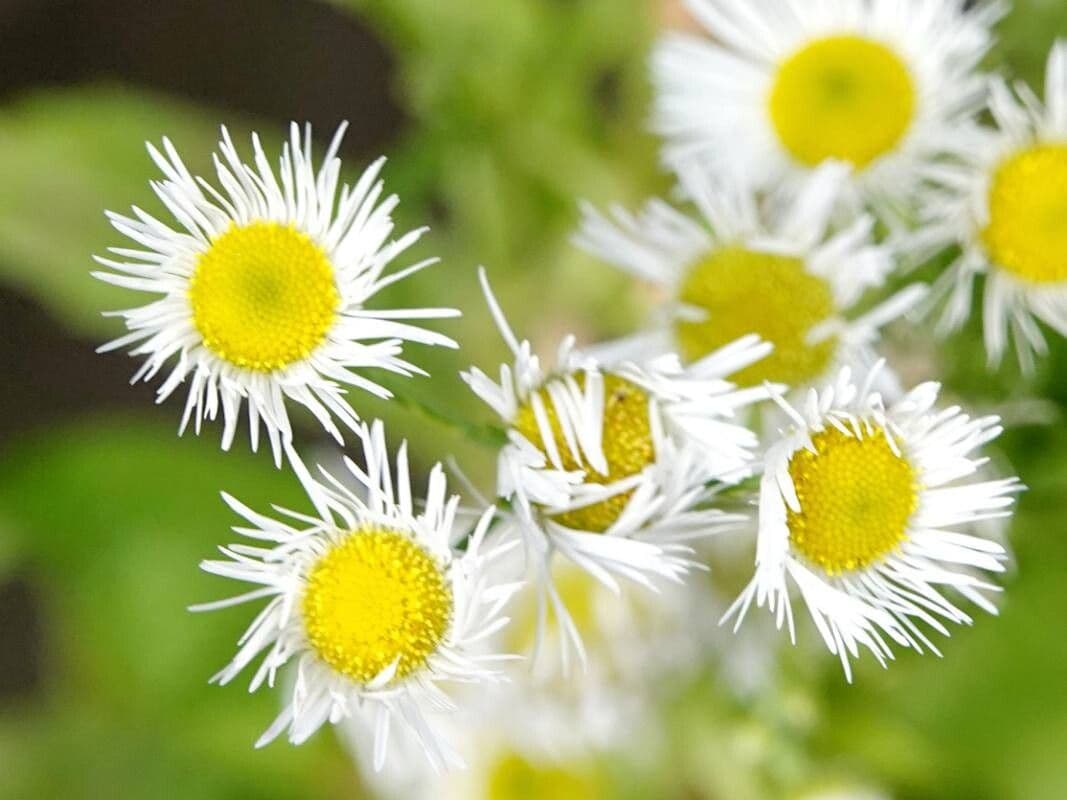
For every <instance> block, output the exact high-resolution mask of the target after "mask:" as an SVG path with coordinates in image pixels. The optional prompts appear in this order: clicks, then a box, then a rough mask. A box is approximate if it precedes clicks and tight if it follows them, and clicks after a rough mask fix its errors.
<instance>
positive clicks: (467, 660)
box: [194, 422, 518, 769]
mask: <svg viewBox="0 0 1067 800" xmlns="http://www.w3.org/2000/svg"><path fill="white" fill-rule="evenodd" d="M359 435H360V438H361V440H362V442H363V451H364V458H365V460H366V465H367V466H366V470H364V469H361V468H360V467H359V466H357V465H356V464H355V463H353V462H352V461H350V460H347V459H346V462H345V463H346V465H347V467H348V469H349V471H350V472H351V473H352V475H353V476H354V477H355V478H356V480H357V481H358V482H359V487H360V488H359V489H358V490H357V491H352V490H350V489H348V488H346V487H345V486H344V485H343V484H342V483H341V482H339V481H338V480H336V479H335V478H333V477H332V476H331V475H329V474H328V473H326V472H325V471H323V472H322V474H323V476H324V482H323V483H317V482H309V484H308V486H307V487H306V488H307V490H308V493H309V495H310V496H312V498H313V499H314V500H315V501H316V505H318V506H320V507H321V508H322V509H323V510H322V511H320V512H319V513H318V515H316V516H307V515H304V514H299V513H296V512H292V511H288V510H285V509H280V508H278V509H276V510H277V511H278V513H279V514H280V515H282V516H283V517H284V519H272V518H269V517H266V516H263V515H261V514H258V513H256V512H255V511H252V510H251V509H249V508H247V507H246V506H244V505H243V504H241V503H240V502H238V501H237V500H235V499H234V498H232V497H230V496H228V495H223V497H224V499H225V500H226V502H227V504H228V505H229V506H230V507H231V508H232V509H233V510H234V511H235V512H237V514H239V515H240V516H241V517H242V518H244V519H245V520H247V522H248V523H249V526H248V527H236V528H234V530H235V531H236V532H237V533H240V534H242V535H243V536H246V537H248V538H249V539H252V540H254V541H255V542H256V544H255V545H245V544H234V545H229V546H228V547H223V548H221V552H222V553H223V554H224V555H225V556H226V559H225V560H219V561H205V562H203V563H202V565H201V566H202V568H203V569H204V570H205V571H207V572H210V573H212V574H215V575H221V576H223V577H226V578H233V579H234V580H238V581H244V582H246V583H250V584H253V585H254V586H256V587H258V588H255V589H253V590H252V591H249V592H247V593H245V594H242V595H239V596H237V597H234V598H231V599H228V600H222V601H219V602H217V603H208V604H205V605H202V606H197V607H195V609H194V610H209V609H215V608H223V607H227V606H230V605H235V604H238V603H244V602H248V601H252V600H259V599H264V598H267V599H269V602H268V603H267V605H266V606H265V607H264V608H263V609H262V610H261V611H260V612H259V613H258V614H257V615H256V618H255V620H254V621H253V622H252V624H251V626H250V627H249V628H248V630H247V632H246V633H245V634H244V636H242V637H241V640H240V648H239V650H238V652H237V655H236V657H235V658H234V659H233V661H232V662H230V664H229V665H228V666H227V667H226V668H225V669H223V670H222V671H221V672H219V673H218V674H217V675H215V676H214V678H213V679H212V680H213V681H214V682H217V683H220V684H225V683H228V682H229V681H231V680H233V678H235V677H236V676H237V675H238V674H239V673H240V672H241V671H242V670H243V669H244V668H245V667H246V666H248V665H249V664H250V663H251V662H252V661H253V660H255V659H256V658H259V657H260V656H262V660H261V662H260V664H259V666H258V668H257V669H256V671H255V674H254V675H253V677H252V681H251V686H250V690H251V691H255V690H256V689H258V688H259V687H260V686H262V685H263V684H264V683H267V684H268V685H270V686H273V685H274V684H275V675H276V673H277V671H278V670H279V668H281V667H283V666H284V665H286V664H288V663H289V662H290V661H294V660H295V662H296V666H295V680H294V681H293V682H292V688H291V690H287V691H286V695H287V702H286V705H285V709H284V711H283V712H282V713H281V715H280V716H279V717H278V718H277V719H276V720H275V721H274V723H273V724H272V725H271V726H270V728H269V729H268V730H267V732H266V733H264V734H263V736H262V737H261V738H260V739H259V741H258V742H257V746H262V745H264V744H266V743H268V742H270V741H271V740H273V739H274V738H275V737H277V736H279V735H280V734H281V733H282V732H287V734H288V738H289V741H290V742H292V743H293V744H300V743H301V742H303V741H304V740H306V739H307V738H308V737H309V736H311V734H313V733H314V732H315V731H316V730H317V729H318V728H319V727H321V726H322V725H323V724H325V723H326V722H330V723H337V722H339V721H340V720H342V719H345V718H348V717H350V716H353V715H356V716H359V717H360V718H361V719H364V720H365V721H366V723H367V724H368V725H370V726H371V728H372V730H373V731H374V741H375V745H374V752H375V756H374V760H375V764H376V766H377V767H381V765H382V762H383V759H384V757H385V754H386V752H387V748H388V740H389V732H390V728H391V726H393V725H400V726H402V727H404V728H406V729H407V734H408V735H411V736H413V737H414V738H415V740H416V741H418V743H419V745H420V748H421V749H422V750H423V751H424V752H425V754H426V756H427V758H428V759H429V762H430V764H431V766H432V767H433V768H434V769H441V768H444V767H454V766H462V761H461V759H459V758H458V757H457V755H456V753H455V752H454V750H453V749H452V748H451V747H450V746H449V744H448V743H447V742H445V741H444V740H443V739H442V738H441V737H440V736H439V735H438V734H437V733H436V732H435V731H434V730H433V729H432V727H431V726H430V724H429V723H428V717H429V716H432V715H434V714H438V713H442V712H452V711H454V704H453V703H452V701H451V700H450V699H449V698H448V696H447V695H446V694H445V693H444V692H443V691H442V689H441V688H440V686H439V685H438V684H439V683H441V682H461V683H471V682H483V681H495V680H497V679H499V677H500V673H499V672H498V670H497V669H496V667H497V666H498V665H499V664H498V662H500V661H501V660H503V659H505V658H506V657H505V656H501V655H496V654H493V653H486V652H484V648H482V647H481V643H482V642H484V641H486V640H487V639H489V637H491V636H493V634H495V633H496V632H497V631H499V630H500V629H501V628H502V627H503V626H504V625H505V624H506V623H507V618H506V617H503V616H501V611H502V608H503V606H504V604H505V603H506V602H507V600H508V598H509V597H510V596H511V594H513V593H514V591H515V590H516V589H517V588H518V585H517V584H514V583H511V584H503V583H497V582H494V581H493V580H491V579H490V578H489V571H488V567H489V566H490V565H491V562H492V561H493V560H494V559H495V558H496V557H498V555H500V554H501V553H502V552H504V551H505V550H506V549H507V548H506V547H504V548H500V547H497V548H495V549H494V550H489V551H486V552H483V544H484V538H485V535H486V532H487V531H488V530H489V526H490V522H491V519H492V516H493V511H494V509H492V508H490V509H489V510H487V511H486V512H485V513H484V514H483V515H482V516H481V518H480V519H479V520H478V523H477V525H476V526H475V528H474V530H473V533H472V535H471V537H470V538H469V540H468V544H467V547H466V549H465V550H464V551H463V552H462V553H460V552H457V551H455V550H453V549H452V547H451V545H450V542H451V541H452V540H453V539H454V536H455V534H456V533H457V531H456V530H455V528H456V511H457V506H458V504H459V498H458V496H453V497H448V496H447V495H446V491H447V489H446V483H445V477H444V473H443V471H442V470H441V467H440V465H438V466H436V467H434V469H433V470H432V472H431V473H430V477H429V484H428V489H427V495H426V499H425V503H424V504H420V505H418V506H416V503H415V502H414V501H413V499H412V493H411V485H410V481H409V475H408V461H407V448H406V444H405V445H402V446H401V448H400V451H399V453H398V455H397V458H396V479H395V482H394V479H393V477H392V476H391V475H390V464H389V457H388V453H387V451H386V447H385V440H384V434H383V431H382V426H381V423H380V422H378V423H375V424H374V426H373V427H372V428H367V427H366V426H361V428H360V431H359Z"/></svg>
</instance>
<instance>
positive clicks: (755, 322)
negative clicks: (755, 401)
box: [675, 247, 837, 386]
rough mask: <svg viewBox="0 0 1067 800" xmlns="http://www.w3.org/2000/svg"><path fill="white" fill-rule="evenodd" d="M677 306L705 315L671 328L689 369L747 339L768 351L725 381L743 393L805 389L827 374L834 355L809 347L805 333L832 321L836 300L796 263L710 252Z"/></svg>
mask: <svg viewBox="0 0 1067 800" xmlns="http://www.w3.org/2000/svg"><path fill="white" fill-rule="evenodd" d="M678 299H679V300H680V301H681V302H683V303H685V304H687V305H691V306H694V307H696V308H698V309H700V310H702V311H705V312H707V319H706V320H701V321H697V322H688V321H684V320H679V321H677V322H676V323H675V337H676V338H677V340H678V346H679V349H680V351H681V355H682V357H683V358H685V359H686V360H687V361H696V360H697V359H699V358H701V357H702V356H706V355H707V354H708V353H710V352H712V351H713V350H716V349H718V348H720V347H722V346H723V345H726V344H729V343H730V342H732V341H734V340H735V339H737V338H738V337H741V336H744V335H746V334H749V333H758V334H759V335H760V336H761V337H762V338H763V339H765V340H766V341H768V342H771V343H772V344H773V345H774V350H773V351H772V352H771V354H770V355H768V356H767V357H766V358H763V359H760V360H759V361H757V362H756V363H755V364H752V365H751V366H748V367H746V368H745V369H743V370H741V371H740V372H737V373H735V374H734V375H732V376H730V380H732V381H734V382H735V383H737V384H739V385H741V386H756V385H759V384H761V383H763V382H764V381H768V380H769V381H781V382H782V383H786V384H789V385H793V386H795V385H800V384H804V383H806V382H808V381H811V380H814V379H815V378H818V377H819V376H820V375H821V374H822V373H823V372H825V371H826V370H827V369H828V368H829V366H830V362H831V359H832V358H833V356H834V353H835V352H836V350H837V339H836V337H833V336H829V337H827V338H824V339H822V340H821V341H820V342H818V343H817V344H810V343H809V341H808V334H809V332H810V331H811V329H812V328H813V327H814V326H815V325H817V324H818V323H820V322H825V321H826V320H827V319H829V318H830V317H831V316H833V314H834V299H833V294H832V293H831V291H830V286H829V284H827V282H826V281H824V280H823V279H822V278H819V277H817V276H815V275H812V274H811V273H810V272H808V271H807V270H806V269H805V268H804V262H803V261H801V260H800V259H799V258H791V257H788V256H779V255H774V254H771V253H760V252H756V251H753V250H745V249H742V248H740V247H726V248H723V249H721V250H716V251H715V252H713V253H712V254H711V255H709V256H707V257H706V258H705V259H703V260H702V261H699V262H698V263H697V264H696V265H695V266H693V267H692V269H690V271H689V274H688V275H687V276H686V278H685V280H684V281H683V283H682V286H681V290H680V291H679V295H678Z"/></svg>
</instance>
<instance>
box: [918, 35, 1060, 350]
mask: <svg viewBox="0 0 1067 800" xmlns="http://www.w3.org/2000/svg"><path fill="white" fill-rule="evenodd" d="M990 109H991V110H992V112H993V116H994V118H995V120H996V123H997V128H998V130H997V131H996V132H990V133H988V134H987V135H986V136H985V137H984V138H983V139H982V140H981V142H980V143H979V145H980V146H975V147H973V148H971V149H969V150H968V151H967V152H966V153H961V154H960V156H961V159H960V160H958V161H956V162H955V163H952V164H943V165H940V166H938V167H937V168H936V169H930V170H929V171H928V174H929V175H930V176H931V177H932V178H933V179H934V180H935V181H936V182H937V183H938V184H939V185H940V187H939V189H938V190H934V191H931V192H929V193H928V194H927V202H926V204H925V209H924V218H925V219H924V223H925V224H924V226H923V227H922V228H921V229H920V231H919V234H918V236H917V238H916V241H917V244H918V245H919V246H920V253H922V252H923V251H927V252H929V250H930V249H937V248H938V247H939V246H944V245H949V244H958V245H959V246H960V247H961V248H962V250H963V252H962V254H961V255H960V257H959V258H958V259H956V261H955V262H954V263H953V265H952V266H951V268H950V269H949V270H948V271H947V272H946V273H945V274H944V276H943V277H942V279H941V280H940V281H939V283H938V284H937V289H938V290H939V291H937V292H936V294H935V296H937V297H946V296H947V298H948V303H947V305H946V308H945V314H944V316H943V317H942V323H941V327H942V330H943V331H948V330H952V329H955V328H957V327H959V326H960V325H961V324H962V323H963V321H964V320H965V319H967V317H968V315H969V314H970V310H971V302H972V295H973V293H974V280H975V276H976V275H980V274H984V275H986V281H985V287H984V290H983V293H984V298H985V300H984V308H983V326H984V331H985V345H986V350H987V352H988V354H989V360H990V362H991V363H994V364H995V363H997V362H999V361H1000V359H1001V357H1002V356H1003V354H1004V350H1005V349H1006V348H1007V345H1008V343H1009V341H1011V340H1014V345H1015V349H1016V351H1017V353H1018V358H1019V360H1020V362H1021V363H1022V365H1023V367H1024V368H1027V369H1030V368H1031V367H1032V366H1033V360H1034V353H1035V352H1036V353H1038V354H1043V353H1044V352H1045V351H1046V350H1047V346H1046V344H1045V338H1044V336H1043V335H1042V333H1041V330H1040V328H1039V326H1038V324H1037V322H1036V320H1041V321H1042V322H1044V323H1046V324H1047V325H1049V326H1050V327H1051V328H1053V329H1054V330H1055V331H1056V332H1057V333H1059V334H1060V335H1061V336H1062V335H1067V41H1061V42H1059V43H1058V44H1056V46H1055V47H1053V49H1052V52H1051V54H1050V55H1049V59H1048V74H1047V77H1046V79H1045V103H1044V104H1043V105H1042V103H1041V101H1040V100H1039V99H1038V98H1037V97H1036V96H1035V95H1034V93H1033V92H1032V91H1031V90H1030V88H1029V87H1027V86H1025V85H1022V84H1020V85H1018V86H1017V88H1016V94H1015V95H1013V94H1012V91H1011V89H1010V88H1009V87H1008V85H1007V84H1006V83H1005V82H1004V80H1003V79H999V78H998V79H997V80H996V81H995V82H994V84H993V92H992V99H991V101H990Z"/></svg>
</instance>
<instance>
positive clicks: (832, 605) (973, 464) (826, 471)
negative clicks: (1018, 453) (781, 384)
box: [726, 369, 1021, 680]
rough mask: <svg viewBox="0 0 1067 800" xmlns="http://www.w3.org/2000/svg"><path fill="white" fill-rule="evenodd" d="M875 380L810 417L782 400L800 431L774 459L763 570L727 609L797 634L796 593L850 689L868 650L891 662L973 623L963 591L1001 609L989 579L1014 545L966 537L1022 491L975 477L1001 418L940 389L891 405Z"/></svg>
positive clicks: (1011, 482)
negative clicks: (944, 402)
mask: <svg viewBox="0 0 1067 800" xmlns="http://www.w3.org/2000/svg"><path fill="white" fill-rule="evenodd" d="M873 379H874V375H873V374H869V375H868V376H867V378H866V381H865V383H864V384H863V385H861V386H857V385H856V384H855V383H853V381H852V379H851V376H850V374H849V371H848V370H847V369H844V370H842V371H841V374H840V375H839V377H838V378H837V380H836V381H835V382H833V383H832V384H830V385H828V386H826V387H825V388H824V389H822V390H821V391H817V390H815V389H812V390H811V391H810V393H809V396H808V398H807V402H806V403H804V405H803V406H802V408H800V409H794V408H793V407H791V406H790V405H789V404H788V403H786V402H785V401H784V400H780V402H781V404H782V406H783V409H784V410H785V412H786V413H788V414H789V416H790V417H791V418H792V421H793V428H792V430H789V431H786V432H784V433H783V434H782V436H781V437H780V438H779V439H778V440H777V441H775V442H773V443H772V444H771V445H770V446H769V448H768V450H767V453H766V456H765V459H766V460H765V466H764V474H763V477H762V479H761V485H760V497H759V534H758V543H757V552H756V574H755V577H754V578H753V580H752V581H751V583H750V584H749V585H748V587H747V588H746V589H745V591H744V592H743V593H742V594H741V596H740V597H738V599H737V600H736V602H735V603H734V605H733V606H732V607H731V609H730V610H729V611H728V612H727V614H726V618H729V617H731V616H734V615H736V617H737V624H738V625H740V624H741V621H742V620H743V618H744V616H745V614H746V613H747V611H748V609H749V606H750V605H751V604H752V602H753V601H755V603H756V605H758V606H763V605H766V606H767V608H768V609H769V610H770V611H771V612H773V613H774V614H776V618H777V623H778V626H779V627H781V625H782V624H783V623H785V624H786V625H788V627H789V633H790V637H791V638H794V639H795V633H794V623H793V611H792V604H791V601H790V596H789V594H790V590H789V585H788V584H789V583H790V582H791V583H792V584H795V586H796V587H797V588H798V589H799V590H800V594H801V597H802V598H803V600H804V603H805V605H806V606H807V608H808V611H809V613H810V615H811V618H812V620H813V621H814V622H815V626H816V627H817V628H818V630H819V633H820V634H821V636H822V638H823V640H824V641H825V643H826V646H827V647H828V648H829V650H830V652H832V653H834V654H836V655H837V656H838V657H839V658H840V659H841V664H842V666H843V667H844V670H845V674H846V676H847V677H848V678H849V680H851V666H850V660H849V659H850V657H855V656H857V655H858V649H859V647H860V646H862V647H865V648H867V649H868V650H870V652H871V653H872V654H873V655H874V657H875V658H877V659H878V661H879V662H881V663H882V664H883V665H884V664H885V663H886V660H887V659H890V658H892V657H893V653H892V650H891V649H890V642H892V643H895V644H897V645H900V646H903V647H911V648H914V649H915V650H916V651H918V652H922V650H923V649H924V648H926V649H930V650H932V651H933V652H937V648H936V647H935V645H934V644H933V643H932V642H931V641H930V639H929V638H928V637H927V636H926V634H925V633H924V632H923V631H922V630H921V629H920V627H919V625H920V624H923V625H926V626H929V627H930V628H933V629H934V630H936V631H938V632H940V633H942V634H945V635H948V629H947V628H946V626H945V624H944V623H943V621H947V622H953V623H969V622H971V618H970V616H968V614H967V613H966V612H964V611H963V610H962V609H961V608H960V607H959V606H958V605H957V602H958V601H957V600H956V599H955V598H954V597H951V594H956V595H959V596H961V597H962V598H964V599H966V600H970V601H972V602H974V603H975V604H977V605H978V606H979V607H981V608H983V609H985V610H986V611H989V612H990V613H995V612H996V608H995V606H993V604H992V603H991V602H990V601H989V599H988V598H987V597H985V596H984V595H983V593H984V592H994V591H997V590H998V589H997V587H996V586H995V585H994V584H991V583H990V582H989V580H988V578H986V577H985V576H984V575H983V574H982V573H985V572H1001V571H1002V570H1003V562H1004V560H1005V552H1004V548H1003V547H1002V546H1001V545H1000V544H998V543H997V542H994V541H991V540H989V539H985V538H981V537H979V536H975V535H973V534H972V533H968V532H965V531H968V530H971V526H973V524H974V523H975V522H977V521H980V520H984V519H989V518H993V517H998V516H1006V515H1008V514H1010V513H1011V512H1010V508H1011V505H1012V503H1013V495H1014V494H1015V493H1016V492H1018V491H1019V490H1020V489H1021V485H1020V483H1019V482H1018V480H1017V479H1016V478H1007V479H1002V480H976V479H975V473H976V472H977V471H978V469H979V468H980V467H981V466H982V464H983V463H984V459H981V458H979V457H977V456H975V455H973V452H974V451H975V450H977V449H978V448H979V447H981V446H982V445H984V444H986V443H987V442H989V441H990V440H992V439H994V438H995V437H996V436H997V435H999V433H1000V431H1001V428H1000V426H999V425H998V421H997V418H996V417H982V418H979V419H971V418H970V417H968V416H967V415H966V414H963V413H962V412H961V411H960V409H959V408H958V407H952V408H948V409H944V410H937V409H935V407H934V404H935V402H936V400H937V395H938V391H939V388H940V387H939V386H938V384H936V383H925V384H922V385H920V386H918V387H916V388H915V389H913V390H911V391H910V392H908V393H907V394H906V395H905V396H903V397H902V398H901V399H900V400H898V401H897V402H895V403H893V404H892V405H890V406H888V407H886V406H885V405H884V404H883V402H882V399H881V397H880V396H879V395H878V394H877V393H874V392H872V391H871V389H870V383H871V381H872V380H873ZM946 589H947V590H950V593H946V592H945V590H946Z"/></svg>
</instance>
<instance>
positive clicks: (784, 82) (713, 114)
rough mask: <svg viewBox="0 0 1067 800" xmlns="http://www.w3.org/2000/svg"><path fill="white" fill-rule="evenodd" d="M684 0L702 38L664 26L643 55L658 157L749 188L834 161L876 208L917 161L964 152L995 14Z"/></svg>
mask: <svg viewBox="0 0 1067 800" xmlns="http://www.w3.org/2000/svg"><path fill="white" fill-rule="evenodd" d="M686 5H687V6H688V7H689V10H690V12H691V13H692V15H693V17H694V18H695V19H696V20H697V21H698V22H699V23H700V24H701V25H702V26H703V27H704V28H705V29H706V30H707V33H708V36H696V35H692V34H682V33H675V34H671V35H668V36H666V37H665V38H664V39H663V41H662V43H661V44H660V45H659V47H658V48H657V50H656V52H655V54H654V56H653V60H652V72H653V79H654V82H655V84H656V89H657V96H656V109H655V120H654V124H655V128H656V130H657V131H658V132H659V133H661V134H663V135H664V136H665V137H666V138H667V145H666V152H665V156H666V160H667V161H668V162H669V163H671V164H672V165H675V166H677V165H679V164H684V163H686V162H688V161H691V160H696V161H697V162H699V163H700V164H702V165H704V166H705V167H706V168H709V169H711V170H712V171H714V172H716V173H724V172H725V173H731V174H738V175H742V176H744V177H745V178H746V179H747V180H750V181H752V182H753V183H754V184H755V185H756V186H758V187H760V188H771V187H775V188H776V187H778V186H779V185H782V184H783V183H784V184H785V185H786V186H787V187H789V186H791V185H792V184H794V183H795V181H796V180H797V179H798V178H801V177H803V176H804V175H806V174H807V173H808V172H809V171H810V170H811V169H813V168H815V167H816V166H818V165H819V164H821V163H822V162H824V161H826V160H830V159H833V160H837V161H843V162H846V163H848V164H850V165H851V166H852V168H853V180H852V182H851V183H852V185H853V187H854V188H855V190H856V192H855V195H856V197H857V199H859V198H861V197H862V198H866V199H868V200H870V201H872V202H873V203H875V205H877V206H880V207H881V208H882V209H883V210H884V211H887V212H888V211H891V210H897V209H895V208H894V207H895V206H898V205H900V204H901V203H902V201H906V200H908V199H909V198H910V197H911V196H912V193H913V192H914V191H915V185H916V183H917V171H918V169H919V168H920V167H921V166H922V165H923V164H925V163H928V162H929V161H930V160H931V159H933V158H935V157H937V156H938V155H939V154H942V153H944V152H946V151H956V150H960V149H966V148H967V147H968V143H969V141H970V134H969V130H968V127H969V125H970V122H971V119H972V117H973V116H974V114H975V112H977V111H978V110H979V109H980V108H981V105H982V102H983V100H984V83H983V80H982V78H981V77H980V76H979V75H978V74H977V73H976V72H975V67H976V66H977V64H978V62H979V61H980V60H981V58H982V56H983V55H984V54H985V52H986V50H987V49H988V48H989V46H990V43H991V33H990V26H991V25H992V23H993V22H995V21H996V19H997V18H998V17H999V16H1000V15H1001V14H1002V13H1003V10H1004V6H1003V5H1002V4H1001V3H999V2H993V3H987V2H980V3H978V4H977V6H976V7H975V8H971V9H967V6H968V5H969V4H968V3H966V2H965V0H835V2H830V3H824V2H810V0H758V1H757V2H737V0H687V2H686ZM887 216H892V215H889V214H887Z"/></svg>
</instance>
